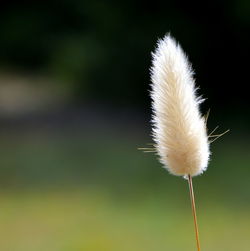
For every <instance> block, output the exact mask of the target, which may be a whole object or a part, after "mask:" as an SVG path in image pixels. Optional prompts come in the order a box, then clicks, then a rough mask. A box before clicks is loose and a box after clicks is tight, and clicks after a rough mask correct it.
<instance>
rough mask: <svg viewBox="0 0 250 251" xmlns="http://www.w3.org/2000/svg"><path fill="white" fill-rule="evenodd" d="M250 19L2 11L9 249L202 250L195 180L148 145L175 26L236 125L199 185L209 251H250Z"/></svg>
mask: <svg viewBox="0 0 250 251" xmlns="http://www.w3.org/2000/svg"><path fill="white" fill-rule="evenodd" d="M249 25H250V2H249V1H245V0H237V1H236V0H231V1H230V0H229V1H209V2H197V3H195V2H190V1H188V2H182V1H154V2H151V3H146V2H144V1H130V0H127V1H124V0H121V1H97V0H92V1H81V0H71V1H66V0H62V1H56V0H51V1H33V2H28V1H22V2H20V1H8V2H3V3H1V10H0V37H1V39H0V48H1V49H0V50H1V53H0V222H1V224H0V250H3V251H44V250H46V251H117V250H119V251H127V250H129V251H152V250H154V251H155V250H156V251H163V250H169V251H180V250H185V251H193V250H195V239H194V231H193V222H192V214H191V207H190V202H189V193H188V186H187V184H186V183H187V182H186V181H185V180H184V179H182V178H178V177H174V176H171V175H169V174H168V173H167V171H166V170H165V169H163V168H161V165H160V164H159V162H158V160H157V158H156V156H154V154H150V153H148V154H145V153H143V152H140V151H138V150H137V148H138V147H145V146H147V144H148V143H151V142H152V139H151V136H150V134H151V129H150V116H151V115H150V113H151V111H150V98H149V90H150V86H149V84H150V74H149V67H150V64H151V52H152V51H153V50H154V48H155V45H156V41H157V39H158V38H160V37H163V36H164V35H165V34H166V33H167V32H169V31H170V32H171V34H172V35H173V36H174V37H176V39H177V40H178V41H179V42H180V43H181V45H182V47H183V48H184V50H185V51H186V52H187V54H188V55H189V58H190V60H191V62H192V64H193V67H194V69H195V71H196V75H195V77H196V79H197V85H198V86H200V93H201V94H203V96H204V97H205V98H208V99H207V100H206V101H205V103H204V104H203V105H202V111H203V113H205V112H206V111H207V110H208V109H209V108H211V113H210V118H209V121H208V128H209V131H212V129H214V128H215V126H217V125H220V128H219V130H218V131H219V132H223V131H225V130H226V129H228V128H229V129H231V131H230V133H228V134H227V135H225V136H223V138H221V139H219V140H218V141H216V142H215V143H213V144H212V145H211V151H212V153H213V154H212V157H211V161H210V165H209V168H208V170H207V172H206V173H204V174H203V175H202V176H200V177H198V178H195V179H194V186H195V192H196V198H197V209H198V219H199V223H200V232H201V233H200V234H201V243H202V250H203V251H209V250H213V251H217V250H218V251H219V250H227V251H235V250H240V251H247V250H249V246H250V238H249V236H250V216H249V212H250V182H249V181H250V157H249V156H250V155H249V150H250V143H249V140H248V138H249V136H250V135H249V134H250V128H249V123H250V117H249V115H250V114H249V92H248V79H247V73H248V70H249V69H248V68H249V63H248V61H247V59H248V58H249V42H250V41H249Z"/></svg>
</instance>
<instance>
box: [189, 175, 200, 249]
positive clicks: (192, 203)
mask: <svg viewBox="0 0 250 251" xmlns="http://www.w3.org/2000/svg"><path fill="white" fill-rule="evenodd" d="M188 185H189V193H190V200H191V206H192V213H193V217H194V228H195V238H196V245H197V251H201V246H200V239H199V229H198V223H197V215H196V207H195V197H194V189H193V182H192V177H191V175H190V174H189V175H188Z"/></svg>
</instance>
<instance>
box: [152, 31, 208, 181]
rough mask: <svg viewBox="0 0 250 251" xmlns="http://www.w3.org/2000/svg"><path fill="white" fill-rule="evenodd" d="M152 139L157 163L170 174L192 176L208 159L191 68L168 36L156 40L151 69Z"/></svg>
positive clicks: (203, 169) (199, 100) (200, 169)
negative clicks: (157, 156)
mask: <svg viewBox="0 0 250 251" xmlns="http://www.w3.org/2000/svg"><path fill="white" fill-rule="evenodd" d="M151 80H152V85H151V86H152V90H151V98H152V109H153V138H154V141H155V147H156V150H157V154H158V155H159V157H160V161H161V163H162V164H163V165H164V167H165V168H166V169H167V170H168V171H169V172H170V173H172V174H174V175H178V176H185V177H186V178H187V177H188V175H190V176H196V175H199V174H201V173H203V172H204V171H205V170H206V168H207V165H208V160H209V155H210V152H209V141H208V136H207V130H206V118H205V117H202V116H201V114H200V112H199V104H200V103H201V102H202V99H201V98H200V97H198V96H197V95H196V89H197V88H196V87H195V82H194V79H193V71H192V69H191V66H190V64H189V62H188V59H187V57H186V55H185V54H184V52H183V50H182V49H181V47H180V46H179V45H178V44H177V43H176V42H175V40H174V39H173V38H172V37H171V36H170V35H166V36H165V37H164V38H163V39H162V40H159V41H158V44H157V48H156V50H155V52H154V53H153V65H152V68H151Z"/></svg>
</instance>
